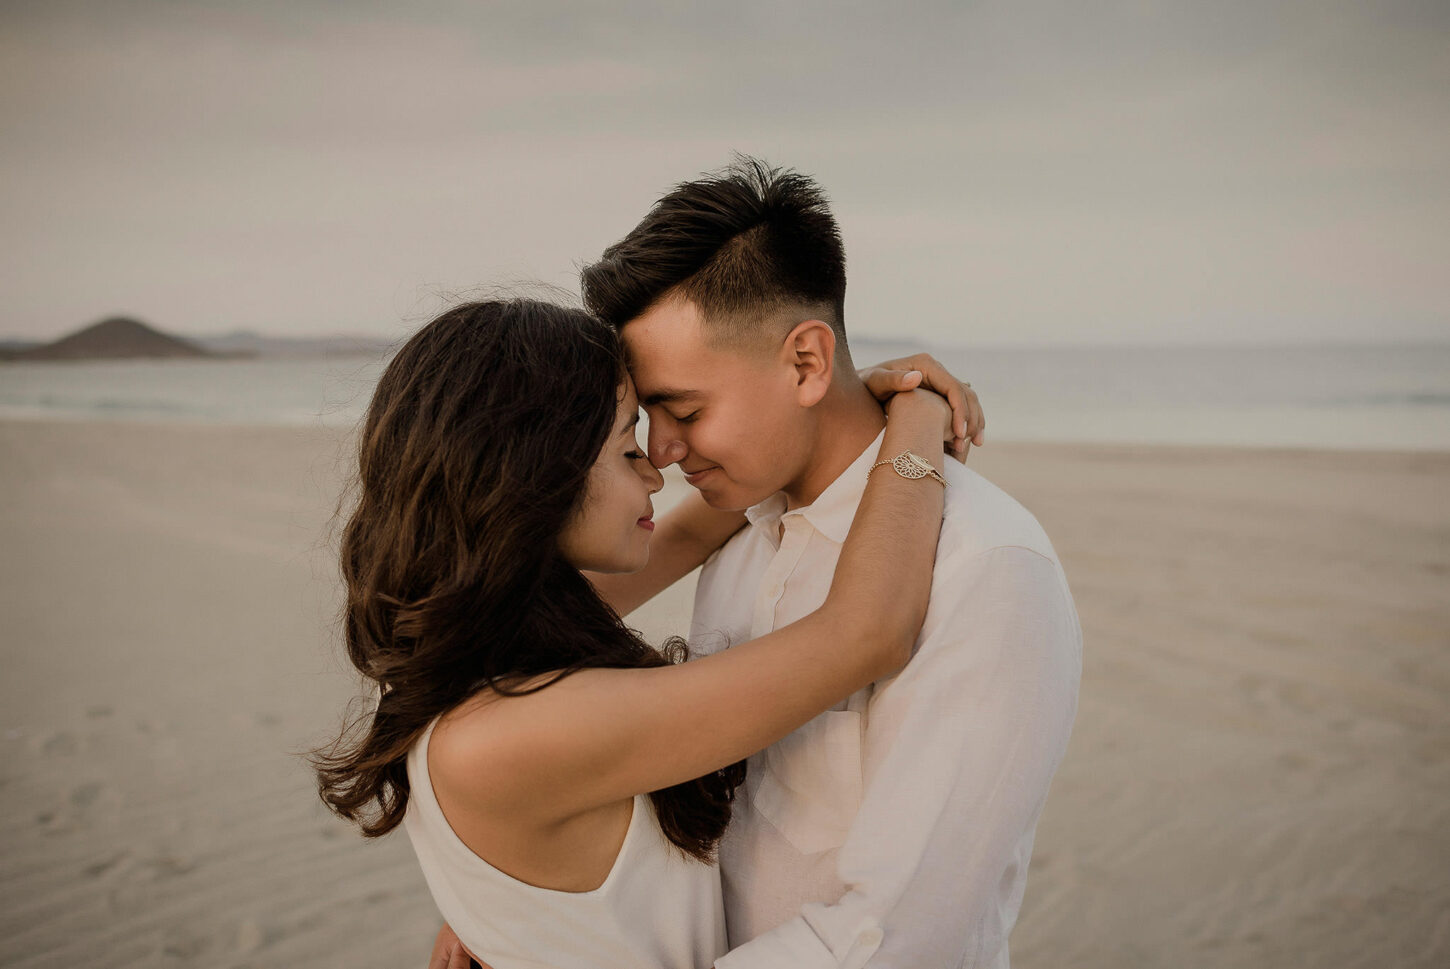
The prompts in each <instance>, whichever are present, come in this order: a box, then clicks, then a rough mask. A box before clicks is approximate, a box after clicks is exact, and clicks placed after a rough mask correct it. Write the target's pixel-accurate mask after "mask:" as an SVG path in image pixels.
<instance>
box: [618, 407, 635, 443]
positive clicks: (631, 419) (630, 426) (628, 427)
mask: <svg viewBox="0 0 1450 969" xmlns="http://www.w3.org/2000/svg"><path fill="white" fill-rule="evenodd" d="M638 423H639V408H637V407H636V408H635V411H634V413H633V414H631V415H630V417H629V420H627V421H625V422H624V426H623V427H621V428H620V429H619V434H618V435H617V436H618V437H623V436H624V435H626V434H628V433H629V432H630V431H632V430H634V426H635V425H636V424H638Z"/></svg>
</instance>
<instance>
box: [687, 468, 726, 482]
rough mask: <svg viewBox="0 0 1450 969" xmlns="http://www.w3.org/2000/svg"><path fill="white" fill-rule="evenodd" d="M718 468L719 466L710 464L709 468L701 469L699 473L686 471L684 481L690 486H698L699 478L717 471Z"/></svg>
mask: <svg viewBox="0 0 1450 969" xmlns="http://www.w3.org/2000/svg"><path fill="white" fill-rule="evenodd" d="M718 468H719V465H715V464H712V465H711V466H710V467H708V468H701V469H700V470H699V471H686V472H685V480H686V481H688V482H689V483H690V484H699V482H700V479H701V478H703V477H705V475H707V474H709V473H710V472H711V471H715V470H717V469H718Z"/></svg>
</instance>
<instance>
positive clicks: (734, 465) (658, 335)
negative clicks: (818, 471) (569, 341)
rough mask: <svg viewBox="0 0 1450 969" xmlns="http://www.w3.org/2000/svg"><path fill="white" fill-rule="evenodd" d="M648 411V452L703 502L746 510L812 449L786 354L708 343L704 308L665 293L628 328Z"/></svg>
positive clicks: (784, 480)
mask: <svg viewBox="0 0 1450 969" xmlns="http://www.w3.org/2000/svg"><path fill="white" fill-rule="evenodd" d="M621 336H622V337H623V340H624V345H625V347H626V348H627V350H628V352H629V368H630V374H631V375H632V376H633V377H634V384H635V388H636V390H637V391H638V392H639V400H640V403H641V404H642V405H643V407H644V409H645V413H647V414H648V415H649V456H650V460H651V461H652V462H653V463H654V465H655V466H656V467H658V468H664V467H667V466H668V465H671V464H678V465H679V466H680V469H681V470H682V471H684V472H685V480H687V481H688V482H689V483H690V484H691V485H693V486H694V487H695V488H697V489H699V491H700V494H701V495H703V496H704V498H705V500H706V502H708V503H709V504H710V505H711V506H712V507H715V508H722V509H741V508H748V507H750V506H751V505H753V504H755V503H757V502H759V501H763V500H764V499H766V498H768V497H770V496H771V495H773V494H774V493H775V492H777V491H780V490H782V489H783V488H785V487H786V486H787V485H788V484H789V483H790V482H791V481H792V480H794V478H795V477H796V476H797V475H798V474H799V473H800V469H801V467H803V466H804V463H805V459H806V449H807V446H808V441H807V435H806V428H805V427H804V426H803V420H802V419H803V416H804V411H805V409H804V408H803V407H801V405H800V403H799V401H798V399H797V390H796V377H795V370H794V368H793V367H792V366H791V365H790V364H789V362H788V361H786V360H785V359H784V358H783V357H782V355H781V354H780V353H779V352H775V351H773V350H772V349H771V348H769V347H765V348H762V349H760V350H759V351H753V350H745V349H734V348H730V347H714V346H711V345H710V342H709V340H708V336H707V333H706V330H705V324H704V321H703V319H702V318H701V315H700V311H699V308H698V307H697V306H696V305H695V304H694V303H692V302H690V301H689V300H686V299H681V298H671V299H665V300H661V301H660V302H659V303H657V304H655V305H654V306H653V307H651V308H650V309H649V310H647V311H646V312H645V313H643V314H642V315H640V316H638V317H636V318H635V319H633V320H631V321H630V322H629V323H627V324H626V325H625V326H624V328H623V330H622V331H621Z"/></svg>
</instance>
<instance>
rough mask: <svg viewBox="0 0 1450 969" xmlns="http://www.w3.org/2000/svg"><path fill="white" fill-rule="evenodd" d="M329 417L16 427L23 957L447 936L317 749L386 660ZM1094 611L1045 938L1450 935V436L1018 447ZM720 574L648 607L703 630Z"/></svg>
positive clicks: (1029, 931)
mask: <svg viewBox="0 0 1450 969" xmlns="http://www.w3.org/2000/svg"><path fill="white" fill-rule="evenodd" d="M347 458H348V454H347V451H346V445H345V442H344V440H343V438H342V436H341V435H339V434H338V433H337V432H334V431H327V430H322V429H305V430H291V429H279V428H220V427H193V426H180V425H173V426H166V425H139V424H98V423H96V424H84V423H39V422H37V423H17V422H0V615H3V617H4V622H3V633H0V657H3V663H4V665H3V670H4V675H3V677H0V751H3V759H0V812H3V816H4V817H5V818H6V820H7V824H6V825H5V830H4V834H3V836H0V859H3V865H0V964H3V965H6V966H17V967H18V966H26V967H42V966H57V967H59V966H73V965H108V966H116V967H132V966H135V967H141V966H146V967H153V966H208V967H218V966H220V967H227V966H231V967H242V966H257V967H260V966H278V967H281V966H289V967H295V966H314V965H316V966H332V965H337V966H343V965H346V966H350V967H379V969H381V967H385V966H386V967H398V966H403V967H407V966H417V967H419V969H422V967H423V966H424V965H425V960H426V955H427V951H428V947H429V945H430V943H431V939H432V934H433V931H434V929H435V928H436V925H437V921H438V920H437V916H436V914H435V913H434V911H433V908H432V903H431V901H430V900H429V898H428V895H427V890H426V888H425V887H424V885H423V881H422V877H421V875H420V874H419V872H418V871H417V868H416V865H415V863H414V862H413V859H412V856H411V853H410V851H409V848H408V845H407V843H406V839H405V838H403V837H401V836H398V837H392V838H388V839H384V840H383V841H381V842H373V843H365V842H364V841H363V840H362V839H361V838H359V837H357V836H356V835H355V834H354V833H353V832H352V831H351V830H350V829H348V828H347V827H346V826H344V825H343V824H342V823H341V822H338V821H336V820H334V819H332V818H331V817H330V816H329V815H328V814H327V813H326V812H325V811H324V810H323V809H322V807H321V805H320V804H319V803H318V802H317V800H316V797H315V795H314V794H313V792H312V786H311V779H310V776H309V773H308V770H307V768H306V766H305V764H304V763H303V762H302V760H301V759H300V758H299V757H298V756H296V752H298V751H301V750H304V749H306V748H307V747H308V746H310V745H311V744H313V743H315V742H317V741H319V740H321V739H324V738H325V737H326V735H327V733H328V731H329V730H330V729H331V728H332V727H333V726H334V725H335V724H336V722H337V720H338V717H339V716H340V713H341V711H342V709H343V707H344V704H345V703H346V701H347V699H348V697H350V696H351V695H352V694H353V692H354V689H355V686H356V681H355V679H354V678H353V677H352V675H351V674H350V673H349V671H348V669H347V668H346V666H345V663H344V660H343V659H342V656H341V651H340V648H339V645H338V635H337V630H336V627H335V624H334V621H335V612H336V604H337V599H336V597H337V586H336V580H335V569H334V567H333V563H332V546H331V537H330V536H329V534H328V527H329V521H330V518H331V515H332V511H333V508H334V504H335V501H336V495H337V492H338V489H339V487H340V482H341V480H342V476H343V474H344V473H345V470H346V466H347ZM971 463H972V465H973V466H974V467H976V468H977V469H978V470H980V471H981V472H982V473H984V474H986V475H987V477H989V478H991V479H992V480H994V481H996V482H997V483H999V484H1000V485H1002V486H1003V487H1004V488H1006V489H1007V490H1008V491H1009V492H1011V493H1012V494H1014V495H1015V496H1017V497H1018V498H1019V499H1020V500H1021V501H1022V502H1023V503H1024V504H1025V505H1027V506H1028V507H1029V508H1030V509H1032V510H1033V511H1034V512H1035V513H1036V514H1037V515H1038V517H1039V518H1040V519H1041V520H1042V522H1043V524H1044V525H1045V526H1046V528H1047V530H1048V533H1049V534H1050V535H1051V536H1052V537H1053V539H1054V541H1055V542H1056V544H1057V547H1058V550H1059V553H1060V554H1061V557H1062V559H1063V562H1064V564H1065V566H1066V568H1067V572H1068V577H1069V580H1070V581H1071V583H1072V587H1073V591H1074V594H1075V596H1076V598H1077V603H1078V607H1079V610H1080V613H1081V615H1082V619H1083V626H1084V634H1085V641H1086V644H1085V665H1084V678H1083V692H1082V702H1081V707H1080V712H1079V715H1078V722H1077V728H1076V731H1075V733H1074V736H1073V741H1072V745H1071V747H1070V749H1069V752H1068V756H1067V759H1066V761H1065V763H1064V765H1063V767H1062V770H1061V771H1060V773H1059V774H1058V778H1057V781H1056V783H1055V785H1054V788H1053V793H1052V797H1051V798H1050V800H1049V803H1048V808H1047V812H1046V814H1045V815H1044V818H1043V821H1042V824H1041V826H1040V828H1039V832H1038V840H1037V851H1036V855H1035V857H1034V861H1033V868H1032V874H1031V877H1030V878H1029V884H1028V889H1027V897H1026V901H1025V904H1024V907H1023V914H1022V918H1021V921H1020V922H1019V924H1018V928H1017V931H1016V932H1015V933H1014V934H1013V938H1012V948H1013V961H1014V965H1016V966H1018V967H1020V969H1033V967H1056V966H1075V967H1097V966H1102V967H1109V966H1111V967H1115V969H1121V967H1130V966H1154V967H1156V966H1174V967H1177V966H1230V967H1239V966H1242V967H1246V969H1247V967H1262V966H1300V965H1303V966H1310V965H1312V966H1326V965H1334V966H1376V967H1378V966H1385V965H1393V966H1441V965H1445V964H1447V962H1450V877H1447V876H1446V874H1445V873H1446V872H1447V871H1450V834H1447V833H1446V832H1447V830H1450V455H1447V454H1418V455H1416V454H1387V453H1386V454H1366V453H1361V452H1355V453H1352V454H1332V453H1327V452H1309V451H1298V452H1296V451H1254V450H1229V449H1206V448H1204V449H1200V448H1194V449H1175V448H1161V447H1153V448H1147V447H1145V448H1131V447H1111V448H1096V447H1086V446H1081V445H1075V446H1061V447H1056V446H1046V445H1008V444H997V443H994V444H992V445H991V446H989V447H988V448H987V449H985V450H983V451H980V452H974V453H973V456H972V459H971ZM689 594H690V587H689V583H688V582H686V583H682V584H681V586H679V587H677V588H676V589H674V590H671V592H670V593H668V594H667V595H666V596H664V597H662V599H661V600H659V601H657V602H655V603H651V604H650V605H649V606H647V607H646V608H645V609H643V610H641V612H640V613H638V614H636V615H635V616H634V617H632V622H633V623H634V624H635V625H637V626H639V627H640V628H641V629H643V630H644V631H645V632H646V633H648V634H650V635H651V636H655V637H659V636H662V635H665V634H667V633H672V632H680V631H683V630H684V628H685V624H686V621H687V617H688V610H689Z"/></svg>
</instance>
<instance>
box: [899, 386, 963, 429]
mask: <svg viewBox="0 0 1450 969" xmlns="http://www.w3.org/2000/svg"><path fill="white" fill-rule="evenodd" d="M886 419H887V424H888V428H889V426H890V425H891V424H893V423H896V424H903V425H907V426H910V427H913V428H914V427H926V428H929V429H930V430H931V431H932V432H933V433H941V434H943V435H945V434H950V433H951V424H952V408H951V405H950V404H948V403H947V401H946V399H945V398H943V397H941V396H940V395H938V394H935V393H932V392H931V391H928V390H911V391H907V392H905V393H901V394H897V395H896V396H895V397H892V398H891V399H890V400H889V401H887V402H886Z"/></svg>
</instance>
